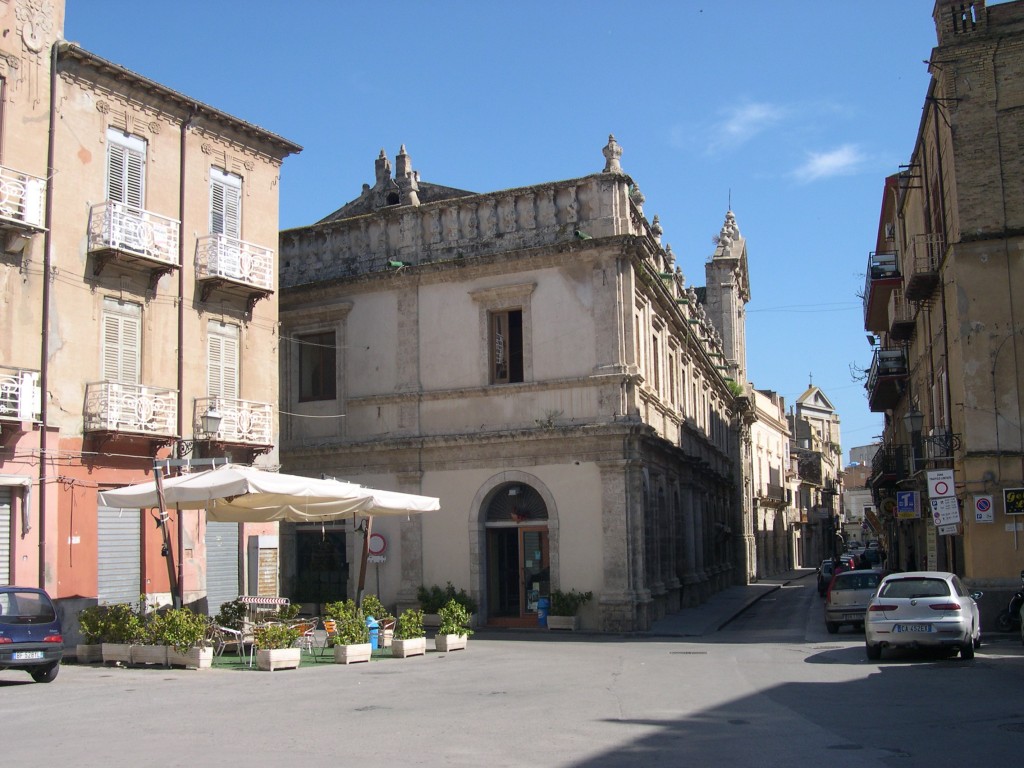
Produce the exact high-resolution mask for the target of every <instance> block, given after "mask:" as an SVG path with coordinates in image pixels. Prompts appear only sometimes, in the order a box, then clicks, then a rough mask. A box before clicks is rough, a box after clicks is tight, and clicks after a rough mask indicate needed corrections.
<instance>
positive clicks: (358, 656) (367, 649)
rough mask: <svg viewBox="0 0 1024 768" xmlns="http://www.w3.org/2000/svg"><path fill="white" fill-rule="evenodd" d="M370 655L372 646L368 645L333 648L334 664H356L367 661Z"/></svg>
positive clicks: (358, 644)
mask: <svg viewBox="0 0 1024 768" xmlns="http://www.w3.org/2000/svg"><path fill="white" fill-rule="evenodd" d="M372 655H373V646H372V645H370V644H369V643H357V644H355V645H336V646H334V663H335V664H356V663H358V662H360V661H369V660H370V656H372Z"/></svg>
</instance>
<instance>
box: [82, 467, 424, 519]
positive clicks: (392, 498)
mask: <svg viewBox="0 0 1024 768" xmlns="http://www.w3.org/2000/svg"><path fill="white" fill-rule="evenodd" d="M161 485H162V486H163V496H164V503H165V504H166V505H167V506H168V507H176V508H177V509H206V512H207V519H209V520H213V521H216V522H237V523H259V522H272V521H275V520H287V521H290V522H320V521H328V520H341V519H346V518H350V517H354V516H356V515H359V514H361V515H404V514H412V513H421V512H433V511H436V510H438V509H440V502H439V501H438V499H436V498H434V497H432V496H417V495H415V494H411V493H398V492H396V491H382V490H377V489H374V488H366V487H363V486H361V485H357V484H356V483H346V482H342V481H340V480H320V479H318V478H314V477H302V476H301V475H284V474H278V473H277V472H267V471H264V470H260V469H255V468H253V467H247V466H244V465H241V464H225V465H222V466H220V467H217V468H216V469H209V470H206V471H204V472H195V473H193V474H189V475H181V476H179V477H169V478H164V479H162V481H161ZM99 500H100V503H101V504H103V505H104V506H107V507H119V508H122V509H152V508H155V507H159V506H160V498H159V489H158V488H157V483H156V481H155V480H154V481H150V482H147V483H139V484H138V485H129V486H126V487H124V488H117V489H115V490H110V491H101V492H100V494H99Z"/></svg>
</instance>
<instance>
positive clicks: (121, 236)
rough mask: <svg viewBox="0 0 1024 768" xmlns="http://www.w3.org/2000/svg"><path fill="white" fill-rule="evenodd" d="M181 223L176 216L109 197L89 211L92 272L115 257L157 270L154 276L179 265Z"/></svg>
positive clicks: (95, 272) (99, 270)
mask: <svg viewBox="0 0 1024 768" xmlns="http://www.w3.org/2000/svg"><path fill="white" fill-rule="evenodd" d="M178 236H179V225H178V222H177V221H175V220H174V219H169V218H167V217H166V216H160V215H159V214H156V213H152V212H150V211H145V210H141V209H139V208H132V207H130V206H127V205H125V204H123V203H118V202H115V201H113V200H108V201H106V202H104V203H99V204H97V205H94V206H93V207H92V208H91V209H90V211H89V253H90V254H91V255H92V256H93V257H94V259H95V264H94V266H93V274H96V275H98V274H100V272H102V271H103V268H104V267H105V266H106V265H107V263H109V262H110V261H112V260H117V261H120V262H124V263H131V264H137V265H139V266H141V267H143V268H148V269H152V270H154V272H155V274H154V279H156V277H158V276H159V275H162V274H164V273H166V272H169V271H171V270H173V269H177V268H178V267H179V266H180V262H179V259H178Z"/></svg>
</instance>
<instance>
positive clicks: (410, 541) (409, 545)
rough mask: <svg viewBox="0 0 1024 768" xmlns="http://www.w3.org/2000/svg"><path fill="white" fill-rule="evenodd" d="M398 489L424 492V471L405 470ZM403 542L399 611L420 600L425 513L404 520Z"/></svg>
mask: <svg viewBox="0 0 1024 768" xmlns="http://www.w3.org/2000/svg"><path fill="white" fill-rule="evenodd" d="M398 490H399V491H400V492H401V493H413V494H422V493H423V473H422V472H403V473H401V474H399V475H398ZM399 541H400V543H401V557H402V563H401V567H402V571H401V574H402V575H401V582H400V583H399V587H398V595H397V599H398V606H399V611H400V610H401V609H402V607H416V606H418V605H419V600H418V598H417V596H416V592H417V591H418V590H419V587H420V585H421V584H422V583H423V515H409V518H408V519H407V520H403V521H402V523H401V527H400V532H399Z"/></svg>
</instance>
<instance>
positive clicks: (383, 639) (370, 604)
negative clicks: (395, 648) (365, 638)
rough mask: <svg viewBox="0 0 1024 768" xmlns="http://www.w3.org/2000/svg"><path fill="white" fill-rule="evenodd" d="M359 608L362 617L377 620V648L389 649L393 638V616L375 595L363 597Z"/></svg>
mask: <svg viewBox="0 0 1024 768" xmlns="http://www.w3.org/2000/svg"><path fill="white" fill-rule="evenodd" d="M360 607H361V609H362V611H363V616H373V618H374V619H376V620H377V647H378V648H390V647H391V641H392V639H393V638H394V636H395V615H394V614H393V613H391V611H389V610H388V609H387V608H385V607H384V603H382V602H381V601H380V598H379V597H377V596H376V595H364V596H363V601H362V604H361V606H360Z"/></svg>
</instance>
